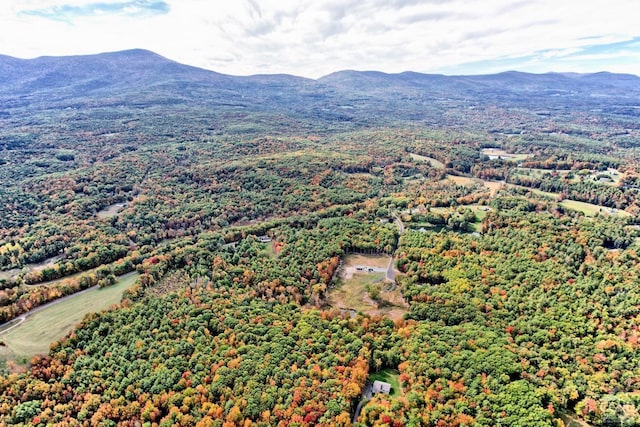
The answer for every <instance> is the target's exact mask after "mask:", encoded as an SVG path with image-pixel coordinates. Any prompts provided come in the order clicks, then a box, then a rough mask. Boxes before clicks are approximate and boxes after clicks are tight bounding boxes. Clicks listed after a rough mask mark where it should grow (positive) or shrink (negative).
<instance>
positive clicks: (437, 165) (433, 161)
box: [409, 153, 444, 169]
mask: <svg viewBox="0 0 640 427" xmlns="http://www.w3.org/2000/svg"><path fill="white" fill-rule="evenodd" d="M409 155H410V156H411V158H412V159H413V160H415V161H418V162H428V163H430V164H431V167H432V168H434V169H444V163H442V162H441V161H439V160H436V159H434V158H433V157H427V156H421V155H420V154H413V153H409Z"/></svg>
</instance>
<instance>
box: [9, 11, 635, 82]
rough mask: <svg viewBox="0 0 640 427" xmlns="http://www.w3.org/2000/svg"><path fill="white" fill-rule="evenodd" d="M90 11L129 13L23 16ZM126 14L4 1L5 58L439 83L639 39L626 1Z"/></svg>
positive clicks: (605, 63)
mask: <svg viewBox="0 0 640 427" xmlns="http://www.w3.org/2000/svg"><path fill="white" fill-rule="evenodd" d="M96 3H103V4H113V3H119V4H123V3H132V4H131V5H130V6H128V7H129V9H127V10H125V9H123V10H121V11H120V12H121V13H102V14H100V15H94V16H78V17H76V18H74V19H72V20H71V21H69V22H59V21H55V20H53V19H46V18H45V17H41V16H34V15H25V14H24V13H20V12H21V11H25V10H54V9H55V8H56V7H60V6H61V5H69V6H74V7H78V8H80V7H84V6H86V5H88V4H96ZM133 3H135V2H127V1H126V0H117V1H109V0H102V1H95V0H93V1H80V0H20V1H18V0H3V1H2V3H1V4H0V53H3V54H8V55H13V56H18V57H33V56H38V55H65V54H87V53H97V52H104V51H114V50H120V49H129V48H146V49H150V50H153V51H155V52H158V53H160V54H161V55H164V56H167V57H169V58H171V59H175V60H177V61H179V62H184V63H188V64H192V65H196V66H200V67H204V68H209V69H213V70H216V71H219V72H224V73H230V74H253V73H274V72H285V73H291V74H298V75H304V76H311V77H318V76H320V75H323V74H327V73H330V72H333V71H336V70H340V69H377V70H382V71H387V72H399V71H404V70H414V71H420V72H438V71H439V70H443V69H448V68H451V67H454V66H458V65H460V64H465V63H477V62H481V61H485V62H486V61H490V60H492V59H504V58H518V57H529V56H532V55H534V56H535V57H536V58H537V59H536V63H537V64H538V65H539V64H545V63H549V64H550V65H554V64H558V63H557V62H553V61H555V60H556V59H557V58H562V57H566V56H568V55H571V54H576V53H579V52H581V51H582V50H583V49H585V48H587V47H589V46H591V45H594V44H608V43H614V42H619V41H626V40H631V39H633V38H634V37H639V36H640V29H639V27H638V26H637V23H635V22H634V20H635V17H636V16H637V13H636V9H637V3H635V1H633V0H617V1H616V2H610V1H604V0H583V1H574V0H571V1H570V0H565V1H563V2H558V1H556V0H553V1H552V0H527V1H519V2H513V1H511V0H485V1H482V2H481V1H477V0H392V1H391V0H313V1H312V0H236V1H233V2H229V1H226V0H225V1H220V0H218V1H210V0H166V3H168V6H169V7H168V13H166V14H161V13H159V14H155V15H149V16H147V15H144V14H142V15H140V16H135V14H134V16H133V17H132V16H131V15H132V14H131V13H128V14H127V13H126V12H127V11H128V12H131V11H133V8H135V7H136V6H135V4H133ZM627 49H628V47H627ZM607 59H608V57H603V58H602V67H601V69H607V68H608V67H607ZM576 62H577V61H576ZM593 66H594V65H593V64H592V63H591V62H590V63H589V67H593ZM629 67H633V66H632V65H630V66H627V68H629ZM538 68H540V67H538ZM538 68H536V69H538ZM543 68H544V67H543ZM477 71H478V72H484V71H485V70H484V69H479V70H477ZM559 71H564V70H559ZM633 72H635V73H637V74H640V64H639V65H638V67H637V69H636V70H635V71H633Z"/></svg>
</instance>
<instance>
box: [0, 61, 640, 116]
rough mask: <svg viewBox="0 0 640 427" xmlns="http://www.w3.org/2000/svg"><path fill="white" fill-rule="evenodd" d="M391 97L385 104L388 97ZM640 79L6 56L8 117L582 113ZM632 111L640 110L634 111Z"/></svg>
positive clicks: (628, 94)
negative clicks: (93, 109)
mask: <svg viewBox="0 0 640 427" xmlns="http://www.w3.org/2000/svg"><path fill="white" fill-rule="evenodd" d="M380 101H384V102H380ZM639 101H640V78H639V77H637V76H634V75H626V74H611V73H606V72H602V73H595V74H574V73H565V74H562V73H547V74H528V73H522V72H505V73H500V74H494V75H474V76H444V75H429V74H420V73H414V72H404V73H400V74H385V73H381V72H374V71H364V72H361V71H339V72H336V73H333V74H330V75H327V76H324V77H322V78H320V79H318V80H312V79H306V78H301V77H295V76H290V75H254V76H248V77H238V76H230V75H224V74H219V73H216V72H213V71H208V70H204V69H200V68H196V67H192V66H187V65H182V64H179V63H177V62H174V61H171V60H169V59H166V58H164V57H162V56H160V55H157V54H155V53H153V52H149V51H145V50H128V51H122V52H114V53H103V54H97V55H89V56H70V57H40V58H36V59H28V60H24V59H17V58H13V57H9V56H0V105H1V106H2V107H1V110H2V111H3V113H2V114H3V115H4V116H7V115H11V114H14V113H17V112H18V110H20V109H21V108H24V107H28V108H30V109H34V108H36V109H37V108H51V107H56V108H74V107H79V106H88V105H96V103H100V104H102V105H107V104H110V105H118V104H120V105H122V104H130V105H129V106H137V107H139V108H142V107H149V106H152V105H155V106H157V105H160V104H184V103H186V104H188V105H192V106H194V105H201V106H207V107H215V106H221V107H225V108H233V109H236V110H238V111H261V110H262V111H264V110H268V111H271V112H285V113H292V114H296V113H305V114H312V115H315V116H323V117H324V118H328V119H330V120H335V119H339V120H367V119H368V118H376V117H377V118H382V117H394V118H396V119H411V120H416V119H419V118H421V117H427V116H428V114H427V113H428V111H429V110H430V109H431V108H432V107H434V106H438V107H440V108H446V107H447V106H451V103H455V104H456V105H458V104H460V103H464V104H466V105H468V106H469V107H487V106H491V105H495V104H497V103H499V104H500V105H501V106H502V107H504V106H507V107H515V108H529V107H534V108H540V107H541V106H545V107H546V108H554V107H557V108H565V107H571V109H572V111H577V110H580V109H587V110H588V109H590V108H595V107H594V106H596V105H597V108H607V107H608V108H612V109H616V110H620V108H621V107H624V106H628V107H634V106H635V105H636V104H638V103H639ZM627 113H635V108H632V109H631V110H630V111H627Z"/></svg>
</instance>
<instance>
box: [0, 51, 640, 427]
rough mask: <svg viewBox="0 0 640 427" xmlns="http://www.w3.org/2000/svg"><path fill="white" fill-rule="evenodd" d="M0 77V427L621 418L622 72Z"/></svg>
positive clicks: (625, 175)
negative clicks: (62, 312)
mask: <svg viewBox="0 0 640 427" xmlns="http://www.w3.org/2000/svg"><path fill="white" fill-rule="evenodd" d="M0 61H5V62H2V64H4V65H3V66H2V67H0V76H1V74H2V73H5V74H6V76H8V77H11V78H12V79H13V80H12V81H13V84H12V85H8V84H0V86H1V87H0V110H1V111H0V199H1V200H2V203H1V204H0V323H4V325H2V326H0V346H1V347H0V350H2V349H8V350H11V347H12V345H13V342H12V341H11V340H9V339H8V338H7V339H6V342H5V337H6V336H8V335H7V334H6V332H8V331H10V330H12V331H20V328H21V327H22V326H23V323H25V324H26V323H27V322H26V320H25V319H27V318H28V317H29V316H30V315H31V313H34V312H35V311H37V310H38V309H44V308H46V307H47V305H46V304H48V303H51V302H56V301H60V300H61V299H62V298H64V297H70V298H73V297H74V296H75V295H76V294H77V293H79V292H81V291H86V290H92V289H94V288H96V289H97V288H108V287H112V286H114V285H115V284H116V283H118V282H119V281H120V280H121V278H122V277H125V276H127V275H130V274H135V278H136V280H135V283H133V285H132V286H130V287H128V288H127V289H126V290H125V291H124V293H123V295H122V300H121V302H120V304H118V305H117V306H112V307H111V308H110V309H107V310H103V311H100V312H98V313H92V314H89V315H87V316H85V317H84V319H83V320H82V321H81V322H80V323H79V324H77V325H75V327H74V328H73V329H72V330H71V331H70V332H69V333H68V334H67V335H65V336H52V337H50V339H48V342H50V343H51V344H50V347H49V348H50V349H49V352H48V353H47V354H36V355H33V354H30V355H28V356H29V357H26V356H27V355H21V356H24V357H20V358H17V357H15V355H12V354H13V353H6V354H9V355H8V356H7V355H5V353H1V352H0V359H1V376H0V425H7V426H9V425H33V426H48V425H60V426H63V425H87V426H90V425H95V426H110V425H113V426H115V425H122V426H139V425H142V426H170V425H184V426H194V425H195V426H240V425H242V426H250V425H263V426H267V425H278V426H289V425H290V426H312V425H315V426H329V425H343V426H350V425H360V426H393V427H398V426H404V425H406V426H438V427H443V426H527V427H529V426H562V425H565V426H569V425H572V426H575V425H589V426H604V425H620V426H622V425H625V426H627V425H629V426H630V425H638V424H640V411H639V409H640V380H639V378H640V364H639V362H640V358H639V356H638V354H639V337H640V286H639V285H640V276H639V268H640V205H639V202H638V196H639V194H638V192H639V191H640V169H639V167H640V165H639V163H638V154H639V151H638V147H640V127H639V125H638V121H637V116H636V115H635V114H637V112H636V110H635V109H633V108H624V107H625V106H628V105H633V104H634V103H637V102H638V99H639V98H640V96H638V94H637V89H636V90H633V89H628V90H623V89H621V87H624V85H625V84H631V83H629V82H628V78H627V77H625V79H619V80H616V79H618V77H617V76H615V75H593V76H592V78H589V79H587V78H586V77H585V78H584V79H582V80H577V79H574V78H569V77H566V76H564V77H563V76H561V75H557V76H555V79H558V81H555V80H554V82H555V83H554V84H557V85H566V87H567V88H568V89H567V90H569V89H570V90H571V91H572V92H571V93H572V95H571V96H567V97H564V95H562V93H564V92H559V95H558V96H556V97H548V96H546V95H545V93H546V92H545V87H546V86H545V85H548V84H549V81H550V79H552V78H554V76H553V75H551V76H550V75H524V74H523V75H520V74H519V73H515V74H509V73H507V74H504V75H496V76H475V77H467V78H464V77H457V78H451V80H447V81H444V80H442V79H440V80H438V82H439V83H438V85H436V84H435V83H434V81H433V80H432V79H431V77H430V76H422V75H414V76H412V75H408V74H405V75H384V74H380V75H375V76H374V75H368V74H366V73H362V74H358V73H355V72H353V73H337V74H334V75H331V76H327V77H325V78H322V79H319V80H317V81H306V80H304V79H298V78H294V77H290V76H272V77H270V76H254V77H250V78H233V77H231V76H223V75H219V74H215V73H209V72H206V71H204V70H197V69H192V68H189V67H184V68H183V67H182V66H180V65H179V64H176V63H172V62H170V61H168V60H165V59H164V58H160V57H157V56H156V55H153V54H151V53H149V52H143V51H130V52H123V53H121V54H120V56H118V54H109V55H106V56H97V57H85V58H80V59H78V58H76V59H74V61H81V62H82V61H86V63H85V65H87V66H89V65H91V64H92V67H89V68H87V69H91V70H94V71H92V73H95V75H94V74H91V73H89V74H87V73H84V72H79V71H77V69H76V68H74V67H78V64H77V63H65V62H64V59H63V58H58V59H55V58H49V59H46V61H48V62H47V64H45V65H46V66H45V67H44V68H43V64H39V63H33V64H31V63H30V62H29V61H25V62H24V63H18V62H17V60H16V61H8V60H7V59H6V58H0ZM33 61H36V62H37V61H38V60H33ZM42 61H45V59H43V60H42ZM57 61H60V62H57ZM31 65H33V68H30V67H31ZM21 67H22V68H21ZM43 69H45V70H51V72H50V74H46V73H45V74H42V73H43V71H42V70H43ZM102 69H104V70H103V71H102V72H103V73H104V74H100V72H101V71H100V70H102ZM74 70H76V71H74ZM141 70H146V73H142V72H141ZM74 72H75V73H77V74H74ZM108 73H112V75H110V76H107V74H108ZM119 73H120V74H119ZM440 77H442V76H440ZM434 78H435V77H434ZM442 78H443V77H442ZM101 79H102V80H101ZM145 79H146V80H145ZM0 80H2V79H0ZM64 82H72V83H64ZM383 82H384V84H382V83H383ZM632 83H633V82H632ZM632 86H633V85H632ZM563 87H564V86H563ZM593 93H606V94H608V95H609V97H595V96H591V95H592V94H593ZM471 107H473V108H471ZM356 257H358V258H356ZM353 259H358V260H365V261H358V262H371V263H372V264H371V265H363V264H356V265H357V266H352V265H351V264H350V262H351V260H353ZM368 260H377V261H376V262H380V265H382V264H384V266H385V267H384V268H383V267H380V266H374V265H373V263H374V261H368ZM387 264H388V267H386V266H387ZM349 268H352V269H353V270H354V271H355V274H354V275H353V277H350V276H349V277H348V276H346V275H345V273H344V272H345V271H347V270H348V269H349ZM132 280H133V279H132ZM365 283H366V284H365ZM344 289H355V290H356V292H359V293H357V295H358V297H357V299H358V301H355V302H354V301H353V300H351V301H348V300H345V301H346V302H345V303H344V304H342V305H338V304H337V303H336V302H335V301H336V298H337V297H336V295H338V293H339V292H341V291H343V290H344ZM390 295H396V296H397V298H396V299H394V300H393V301H392V300H391V297H390ZM398 298H399V299H400V300H401V301H400V302H398V301H397V300H398ZM67 301H68V300H67ZM362 307H371V310H364V309H362ZM390 308H393V310H395V311H394V313H396V312H400V313H401V314H400V315H390V314H389V315H385V314H384V313H390V312H391V311H387V312H384V311H383V312H378V311H375V310H378V309H381V310H384V309H390ZM374 309H375V310H374ZM43 312H44V311H41V313H43ZM380 313H383V314H380ZM52 321H53V319H52ZM385 375H386V376H387V377H388V378H392V379H390V380H389V381H390V383H391V384H392V388H393V389H392V391H391V392H390V393H389V394H386V393H374V394H373V395H372V383H373V381H375V380H376V379H379V378H382V377H383V376H385Z"/></svg>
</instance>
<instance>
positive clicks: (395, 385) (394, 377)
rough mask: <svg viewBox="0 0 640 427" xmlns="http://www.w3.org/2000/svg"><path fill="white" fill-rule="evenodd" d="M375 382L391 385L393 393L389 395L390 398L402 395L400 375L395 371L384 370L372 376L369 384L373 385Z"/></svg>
mask: <svg viewBox="0 0 640 427" xmlns="http://www.w3.org/2000/svg"><path fill="white" fill-rule="evenodd" d="M374 381H384V382H385V383H389V384H391V393H389V395H390V396H401V395H402V389H401V388H400V379H399V374H398V371H396V370H395V369H383V370H381V371H380V372H375V373H373V374H370V375H369V382H371V383H372V384H373V382H374Z"/></svg>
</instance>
